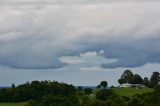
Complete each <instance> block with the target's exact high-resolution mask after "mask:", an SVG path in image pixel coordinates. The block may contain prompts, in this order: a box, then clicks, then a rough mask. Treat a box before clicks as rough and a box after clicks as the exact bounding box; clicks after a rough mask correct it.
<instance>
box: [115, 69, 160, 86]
mask: <svg viewBox="0 0 160 106" xmlns="http://www.w3.org/2000/svg"><path fill="white" fill-rule="evenodd" d="M118 83H119V84H124V83H129V84H144V85H145V87H154V86H156V85H158V84H159V83H160V73H159V72H153V74H152V75H151V77H150V79H149V78H147V77H144V79H143V78H142V77H141V76H140V75H138V74H133V73H132V71H131V70H125V71H124V73H123V74H122V76H121V78H120V79H119V80H118Z"/></svg>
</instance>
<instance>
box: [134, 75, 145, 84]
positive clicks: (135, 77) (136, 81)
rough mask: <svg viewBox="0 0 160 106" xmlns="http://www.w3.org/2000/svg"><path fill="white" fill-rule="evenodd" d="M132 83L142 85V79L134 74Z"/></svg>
mask: <svg viewBox="0 0 160 106" xmlns="http://www.w3.org/2000/svg"><path fill="white" fill-rule="evenodd" d="M133 83H134V84H143V79H142V78H141V76H140V75H138V74H135V75H134V82H133Z"/></svg>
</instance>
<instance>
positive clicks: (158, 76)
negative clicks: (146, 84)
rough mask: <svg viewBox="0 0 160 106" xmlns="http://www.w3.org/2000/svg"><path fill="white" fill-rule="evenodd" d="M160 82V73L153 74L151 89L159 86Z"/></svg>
mask: <svg viewBox="0 0 160 106" xmlns="http://www.w3.org/2000/svg"><path fill="white" fill-rule="evenodd" d="M159 80H160V73H159V72H153V74H152V76H151V78H150V85H151V87H154V86H156V85H158V82H159Z"/></svg>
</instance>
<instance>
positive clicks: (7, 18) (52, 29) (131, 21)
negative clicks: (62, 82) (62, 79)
mask: <svg viewBox="0 0 160 106" xmlns="http://www.w3.org/2000/svg"><path fill="white" fill-rule="evenodd" d="M8 2H11V1H10V0H3V1H1V5H3V6H1V7H0V23H1V24H0V65H3V66H8V67H12V68H26V69H48V68H61V67H64V66H66V65H67V64H68V62H70V63H71V62H72V61H71V60H76V62H77V63H78V62H83V61H82V60H78V59H80V58H81V54H84V53H88V52H96V53H99V52H100V51H103V55H102V56H103V57H104V58H109V59H117V61H116V62H114V63H105V62H104V63H102V64H101V67H102V68H117V67H138V66H143V65H145V64H147V63H160V55H159V53H160V43H159V41H160V36H159V34H160V30H159V28H160V14H159V13H160V7H159V5H160V2H159V1H156V0H154V1H152V2H148V1H144V0H143V1H141V2H139V1H134V2H133V1H132V2H126V1H125V0H122V1H121V2H105V1H103V0H102V1H100V3H99V2H98V1H97V0H94V1H92V2H91V1H90V0H88V1H87V2H80V1H78V0H77V1H76V2H75V3H67V4H66V2H65V1H64V0H61V1H58V2H57V1H56V0H55V1H54V3H51V4H50V3H49V2H51V1H45V2H46V4H43V2H44V1H42V0H41V2H40V1H39V3H40V4H39V5H36V3H33V2H37V1H30V4H34V5H27V6H24V5H25V3H24V5H22V4H19V5H15V4H17V3H16V2H15V3H14V5H13V4H12V5H6V4H7V3H8ZM18 2H19V1H18ZM21 2H22V1H21ZM23 2H26V1H25V0H24V1H23ZM47 2H48V3H47ZM4 4H5V5H4ZM49 4H50V5H49ZM21 5H22V6H21ZM67 56H70V57H71V59H70V58H68V57H67ZM95 61H96V60H95ZM66 62H67V63H66Z"/></svg>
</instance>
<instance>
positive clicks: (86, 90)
mask: <svg viewBox="0 0 160 106" xmlns="http://www.w3.org/2000/svg"><path fill="white" fill-rule="evenodd" d="M84 93H85V94H86V95H89V94H92V93H93V90H92V89H91V88H85V89H84Z"/></svg>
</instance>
